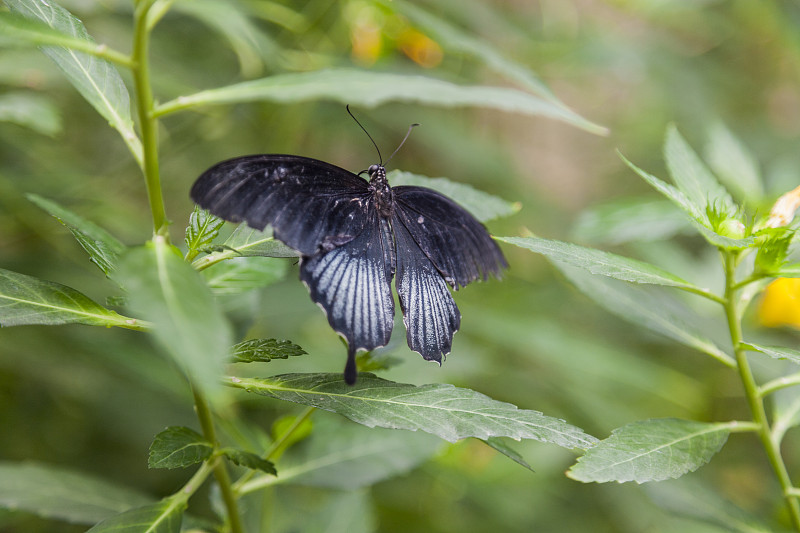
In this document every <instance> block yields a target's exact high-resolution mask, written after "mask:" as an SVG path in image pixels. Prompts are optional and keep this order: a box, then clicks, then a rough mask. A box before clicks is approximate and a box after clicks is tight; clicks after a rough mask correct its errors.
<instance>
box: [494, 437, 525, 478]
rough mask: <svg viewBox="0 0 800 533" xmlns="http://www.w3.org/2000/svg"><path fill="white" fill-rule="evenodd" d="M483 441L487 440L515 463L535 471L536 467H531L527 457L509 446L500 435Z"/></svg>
mask: <svg viewBox="0 0 800 533" xmlns="http://www.w3.org/2000/svg"><path fill="white" fill-rule="evenodd" d="M483 442H485V443H486V444H487V445H488V446H491V447H492V448H494V449H495V450H497V451H498V452H500V453H502V454H503V455H505V456H506V457H508V458H509V459H511V460H512V461H514V462H515V463H517V464H519V465H522V466H524V467H525V468H527V469H528V470H530V471H531V472H534V469H533V468H531V465H529V464H528V463H527V461H525V459H523V458H522V455H520V454H519V452H517V451H516V450H515V449H514V448H512V447H511V446H509V445H508V444H507V443H506V442H505V441H504V440H503V439H501V438H498V437H489V438H488V439H486V440H484V441H483Z"/></svg>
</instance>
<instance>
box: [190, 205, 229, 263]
mask: <svg viewBox="0 0 800 533" xmlns="http://www.w3.org/2000/svg"><path fill="white" fill-rule="evenodd" d="M224 224H225V221H224V220H223V219H221V218H219V217H216V216H214V215H212V214H211V213H209V212H208V211H206V210H205V209H201V208H200V206H197V205H196V206H194V211H192V214H191V215H189V225H188V226H187V227H186V236H185V238H184V242H186V248H188V249H189V251H190V252H193V251H196V250H200V249H201V248H203V247H205V246H209V245H211V243H212V242H213V241H214V239H216V238H217V235H219V230H220V228H222V226H223V225H224Z"/></svg>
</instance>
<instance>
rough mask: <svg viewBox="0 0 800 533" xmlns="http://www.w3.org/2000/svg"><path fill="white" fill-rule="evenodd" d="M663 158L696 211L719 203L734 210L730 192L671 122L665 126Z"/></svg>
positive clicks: (728, 211) (701, 210)
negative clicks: (665, 135)
mask: <svg viewBox="0 0 800 533" xmlns="http://www.w3.org/2000/svg"><path fill="white" fill-rule="evenodd" d="M664 159H665V161H666V163H667V169H668V170H669V174H670V177H672V181H673V182H674V183H675V185H677V186H678V189H680V190H681V191H682V192H683V194H685V195H686V198H687V199H688V200H689V201H690V202H692V204H693V205H694V206H695V208H696V209H697V210H698V211H700V212H701V213H702V212H705V210H706V207H707V206H719V207H720V208H721V209H723V211H724V212H727V213H729V214H733V213H735V212H736V210H737V206H736V203H735V202H734V201H733V198H731V195H730V194H729V193H728V191H727V190H725V187H723V186H722V185H721V184H720V183H719V181H717V178H715V177H714V175H713V174H711V172H710V171H709V170H708V168H706V166H705V165H704V164H703V162H702V161H701V160H700V158H699V157H698V156H697V154H696V153H695V152H694V150H692V148H691V147H690V146H689V143H687V142H686V140H684V138H683V137H681V134H680V133H679V132H678V129H677V128H676V127H675V126H674V125H671V126H670V127H669V128H667V137H666V140H665V141H664Z"/></svg>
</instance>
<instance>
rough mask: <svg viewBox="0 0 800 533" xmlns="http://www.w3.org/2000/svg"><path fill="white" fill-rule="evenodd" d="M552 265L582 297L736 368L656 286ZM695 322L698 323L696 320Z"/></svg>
mask: <svg viewBox="0 0 800 533" xmlns="http://www.w3.org/2000/svg"><path fill="white" fill-rule="evenodd" d="M554 264H555V266H556V267H558V269H559V270H560V271H561V272H562V273H563V274H564V275H565V276H566V277H567V278H568V279H569V280H570V281H571V282H572V283H573V284H574V285H575V286H576V287H577V288H578V290H580V291H581V292H583V293H584V294H585V295H587V296H588V297H589V298H591V299H592V300H594V302H595V303H597V304H598V305H600V306H601V307H604V308H605V309H607V310H608V311H610V312H612V313H614V314H615V315H617V316H619V317H621V318H623V319H624V320H627V321H629V322H633V323H634V324H641V325H643V326H645V327H647V328H649V329H651V330H653V331H656V332H658V333H661V334H662V335H665V336H667V337H669V338H671V339H674V340H676V341H678V342H681V343H683V344H685V345H687V346H691V347H692V348H695V349H697V350H700V351H701V352H704V353H707V354H708V355H710V356H712V357H714V358H716V359H718V360H719V361H721V362H722V363H724V364H726V365H728V366H730V367H732V368H735V364H736V363H735V361H734V360H733V358H731V356H729V355H728V354H726V353H725V352H724V351H723V350H722V349H720V348H719V347H718V346H717V345H716V344H715V343H714V342H713V341H712V340H711V339H709V338H707V337H706V336H705V335H704V334H703V333H701V332H700V331H698V330H697V328H696V327H695V326H690V325H689V324H690V323H692V324H694V323H695V321H694V320H689V321H687V320H685V319H683V318H681V317H687V319H688V318H690V317H693V316H694V313H693V312H691V311H690V310H688V309H687V308H686V307H685V306H684V305H683V304H681V303H680V302H679V301H678V300H676V299H674V298H672V297H671V296H669V295H668V294H666V293H665V292H664V291H663V290H662V291H658V290H657V289H658V288H657V287H647V286H635V285H629V284H625V283H622V282H619V281H615V280H611V279H608V278H605V277H600V276H592V275H590V274H587V273H586V272H585V271H583V270H582V269H578V268H576V267H573V266H569V265H566V264H564V263H559V262H554ZM695 320H697V319H696V318H695Z"/></svg>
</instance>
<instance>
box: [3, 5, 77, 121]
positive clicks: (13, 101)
mask: <svg viewBox="0 0 800 533" xmlns="http://www.w3.org/2000/svg"><path fill="white" fill-rule="evenodd" d="M0 15H3V13H0ZM0 24H2V19H0ZM0 122H11V123H13V124H17V125H19V126H24V127H26V128H30V129H32V130H33V131H35V132H37V133H41V134H43V135H48V136H50V137H54V136H55V135H56V134H58V133H60V132H61V128H62V126H61V115H59V113H58V108H57V107H56V106H55V104H53V102H52V100H50V99H49V98H46V97H44V96H40V95H38V94H33V93H30V92H22V91H19V92H7V93H4V94H0Z"/></svg>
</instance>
